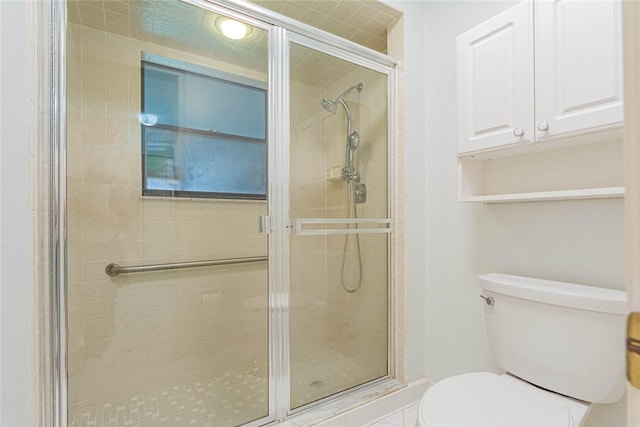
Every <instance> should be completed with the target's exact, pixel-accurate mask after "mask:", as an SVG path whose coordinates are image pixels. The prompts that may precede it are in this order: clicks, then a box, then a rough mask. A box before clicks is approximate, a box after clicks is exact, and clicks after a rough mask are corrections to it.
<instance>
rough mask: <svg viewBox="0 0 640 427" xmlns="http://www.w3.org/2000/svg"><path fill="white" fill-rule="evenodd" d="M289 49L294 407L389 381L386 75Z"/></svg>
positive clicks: (298, 46) (308, 48) (310, 49)
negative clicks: (373, 381) (384, 380)
mask: <svg viewBox="0 0 640 427" xmlns="http://www.w3.org/2000/svg"><path fill="white" fill-rule="evenodd" d="M295 40H299V43H295V42H294V43H291V44H290V62H291V73H290V74H291V82H290V93H291V99H290V105H291V120H290V123H291V129H290V140H291V143H290V158H291V175H290V184H289V189H290V195H291V207H290V209H291V216H292V218H293V219H292V226H293V232H292V236H291V296H290V300H291V309H290V360H291V380H290V386H291V407H292V408H297V407H301V406H304V405H306V404H309V403H311V402H314V401H317V400H320V399H323V398H326V397H328V396H331V395H333V394H336V393H340V392H343V391H345V390H348V389H350V388H353V387H356V386H358V385H361V384H364V383H367V382H369V381H371V380H374V379H377V378H381V377H385V376H386V375H388V373H389V370H388V362H389V359H388V354H389V348H388V341H389V340H388V331H389V329H388V323H389V316H388V304H389V300H388V296H389V270H388V265H389V249H388V248H389V240H388V237H389V234H388V233H389V232H390V228H389V223H390V221H389V219H388V218H389V208H388V206H389V200H388V199H389V197H388V184H387V183H388V171H387V164H388V158H387V153H388V123H389V119H388V91H389V84H388V78H389V76H388V74H387V73H385V72H382V71H380V69H379V67H374V68H373V69H372V68H370V66H371V64H367V63H366V62H363V61H358V60H352V61H350V60H346V59H340V57H339V55H340V52H337V51H332V50H331V49H327V48H326V46H323V47H320V46H319V47H318V48H323V49H324V52H326V53H323V52H321V51H320V50H318V49H316V48H314V47H315V46H316V44H315V43H313V42H312V41H309V40H305V39H302V38H297V39H295ZM302 43H305V44H306V45H303V44H302ZM332 53H333V54H332ZM367 65H369V66H367ZM376 68H378V71H377V70H376Z"/></svg>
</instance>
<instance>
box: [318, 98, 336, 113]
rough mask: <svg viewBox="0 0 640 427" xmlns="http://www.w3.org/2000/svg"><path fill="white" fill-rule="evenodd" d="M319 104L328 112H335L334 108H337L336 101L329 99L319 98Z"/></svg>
mask: <svg viewBox="0 0 640 427" xmlns="http://www.w3.org/2000/svg"><path fill="white" fill-rule="evenodd" d="M320 104H322V108H324V109H325V110H327V111H328V112H330V113H335V112H336V110H337V109H338V103H337V102H335V101H332V100H330V99H324V98H323V99H322V100H320Z"/></svg>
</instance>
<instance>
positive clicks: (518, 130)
mask: <svg viewBox="0 0 640 427" xmlns="http://www.w3.org/2000/svg"><path fill="white" fill-rule="evenodd" d="M513 135H514V136H518V137H520V136H522V135H524V129H522V128H515V129H514V130H513Z"/></svg>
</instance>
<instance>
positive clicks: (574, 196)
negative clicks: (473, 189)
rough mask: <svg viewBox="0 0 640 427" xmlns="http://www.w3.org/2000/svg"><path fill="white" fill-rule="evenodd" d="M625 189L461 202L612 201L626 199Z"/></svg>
mask: <svg viewBox="0 0 640 427" xmlns="http://www.w3.org/2000/svg"><path fill="white" fill-rule="evenodd" d="M624 192H625V189H624V187H608V188H588V189H580V190H558V191H536V192H531V193H512V194H493V195H486V196H471V197H464V198H462V199H461V200H460V201H461V202H476V203H513V202H541V201H552V200H580V199H610V198H618V197H624Z"/></svg>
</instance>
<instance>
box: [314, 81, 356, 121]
mask: <svg viewBox="0 0 640 427" xmlns="http://www.w3.org/2000/svg"><path fill="white" fill-rule="evenodd" d="M362 87H363V84H362V83H358V84H355V85H353V86H351V87H350V88H349V89H347V90H345V91H344V92H342V93H341V94H340V96H339V97H337V98H336V100H335V101H332V100H330V99H326V98H323V99H322V100H320V104H322V108H324V109H325V110H327V111H328V112H330V113H335V112H336V110H337V109H338V104H342V106H343V107H344V108H345V110H346V112H347V116H349V108H348V107H347V104H346V103H345V102H344V99H343V98H344V97H345V96H347V95H349V94H350V93H351V92H352V91H353V90H354V89H355V90H357V91H358V92H362Z"/></svg>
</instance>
